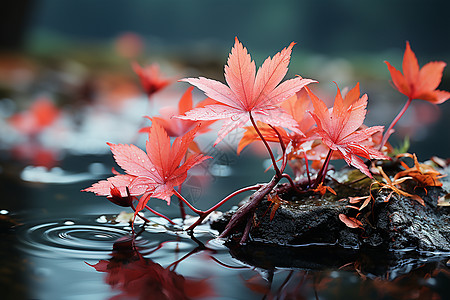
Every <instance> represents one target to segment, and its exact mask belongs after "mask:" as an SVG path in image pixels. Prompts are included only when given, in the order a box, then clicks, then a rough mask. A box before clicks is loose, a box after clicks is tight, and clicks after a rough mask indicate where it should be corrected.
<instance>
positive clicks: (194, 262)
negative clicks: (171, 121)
mask: <svg viewBox="0 0 450 300" xmlns="http://www.w3.org/2000/svg"><path fill="white" fill-rule="evenodd" d="M231 159H232V160H235V161H234V162H233V163H234V164H237V165H239V166H240V169H241V170H242V169H243V170H246V168H242V164H244V163H245V164H247V163H248V164H249V165H250V164H251V165H255V161H254V160H256V159H257V158H254V157H253V158H252V157H234V156H233V157H231ZM111 165H112V162H111V158H110V157H109V156H84V157H83V156H78V157H69V158H66V159H65V160H64V161H63V163H62V164H61V167H60V168H56V169H51V170H50V171H49V170H47V169H42V168H34V167H27V168H23V167H22V166H20V167H19V166H17V165H14V164H5V165H4V167H3V169H2V172H1V173H0V175H1V181H0V182H1V185H0V186H1V192H2V197H1V207H0V210H1V211H0V225H1V234H2V236H1V238H2V247H1V250H0V251H1V252H0V257H1V258H0V262H1V268H0V270H1V271H0V272H1V273H0V276H1V286H2V296H1V297H0V298H1V299H55V300H56V299H450V291H449V290H448V287H449V285H450V267H449V259H450V255H449V254H443V253H433V254H432V253H422V254H420V255H419V254H417V253H415V252H414V251H405V252H398V253H380V252H379V251H371V252H365V253H359V252H358V251H355V250H350V249H349V250H343V249H338V248H334V247H331V246H317V245H316V246H314V245H310V246H304V247H297V248H288V247H271V246H263V245H257V244H250V245H248V246H247V247H245V248H242V249H235V248H227V247H226V246H225V245H224V243H223V241H222V240H220V239H217V238H216V236H217V232H215V231H214V230H211V229H210V228H209V226H208V225H204V226H199V227H198V228H197V229H196V232H195V234H194V236H193V237H191V236H189V235H187V234H186V233H185V232H184V231H182V230H180V228H181V227H182V221H181V220H180V219H175V221H176V223H177V224H178V225H170V224H168V223H167V221H165V220H164V219H161V218H158V217H153V216H151V215H149V214H147V215H146V216H147V217H148V218H149V219H150V221H151V223H150V224H147V225H146V226H145V227H141V226H138V227H137V228H136V234H137V236H136V238H135V239H134V240H133V239H132V238H131V228H130V226H129V224H128V222H127V221H126V218H125V221H123V222H121V220H120V218H119V219H118V218H117V216H118V215H120V216H123V214H122V215H121V214H120V213H121V209H120V208H118V207H116V206H114V205H113V204H111V203H109V202H108V201H107V200H106V199H105V198H102V197H95V196H94V195H93V194H91V193H81V192H79V191H80V190H81V189H83V188H86V187H87V186H89V185H91V184H92V183H93V182H95V181H97V180H98V179H100V178H105V177H106V176H107V173H108V172H109V170H110V166H111ZM228 166H229V164H228V165H227V164H222V165H220V164H216V165H215V166H209V171H210V173H212V175H214V176H212V177H213V180H211V179H210V180H209V182H207V186H209V187H208V188H206V187H205V186H206V184H203V183H202V182H203V181H204V180H205V179H202V176H200V175H199V174H200V173H201V172H197V173H198V174H197V175H198V176H193V177H192V178H191V180H188V181H187V184H186V187H184V193H185V194H186V195H187V196H188V197H191V199H196V198H197V201H193V202H194V203H195V205H197V206H198V207H200V208H203V209H205V208H207V207H208V206H209V205H210V204H211V203H214V202H216V201H217V198H220V197H223V196H225V195H226V194H227V193H228V192H229V191H230V189H231V190H232V189H237V188H240V187H243V186H246V185H251V184H254V183H255V178H254V177H250V176H249V174H247V173H245V171H244V173H242V172H241V173H235V172H234V170H233V169H229V168H228ZM261 169H262V170H263V167H261ZM68 170H70V171H68ZM194 173H195V172H194ZM261 174H262V175H261V178H256V180H257V181H258V182H262V181H264V180H266V178H265V177H264V176H267V177H268V176H270V174H264V172H261ZM237 183H238V184H239V186H237ZM152 201H153V200H152ZM238 201H239V199H237V200H234V202H233V203H230V204H227V205H228V206H226V207H224V208H223V210H226V209H229V208H230V207H231V206H232V205H236V204H237V202H238ZM152 205H154V207H155V208H156V209H158V210H160V211H161V212H163V213H165V214H166V215H169V216H170V217H174V218H176V217H177V216H178V207H177V206H176V203H173V205H172V206H170V207H169V206H167V205H166V204H165V203H163V202H162V201H159V200H155V202H154V203H152ZM127 212H129V211H127ZM188 221H189V220H188ZM139 225H141V224H139Z"/></svg>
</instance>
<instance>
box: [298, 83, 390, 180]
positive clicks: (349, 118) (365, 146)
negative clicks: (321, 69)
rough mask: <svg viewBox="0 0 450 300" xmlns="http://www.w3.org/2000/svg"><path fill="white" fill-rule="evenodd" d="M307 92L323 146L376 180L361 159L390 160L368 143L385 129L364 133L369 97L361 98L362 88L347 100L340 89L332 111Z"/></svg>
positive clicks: (370, 130) (357, 88)
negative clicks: (360, 91) (374, 135)
mask: <svg viewBox="0 0 450 300" xmlns="http://www.w3.org/2000/svg"><path fill="white" fill-rule="evenodd" d="M306 91H307V92H308V93H309V96H310V97H311V101H312V103H313V106H314V111H313V112H310V113H311V115H312V117H313V118H314V120H315V121H316V124H317V134H318V135H319V136H320V137H321V138H322V142H323V143H324V144H325V145H327V146H328V147H329V148H330V149H331V150H333V151H338V152H339V153H340V154H341V155H342V157H343V158H344V160H345V162H346V163H347V164H348V165H352V166H354V167H355V168H357V169H359V170H360V171H361V172H363V173H364V174H366V175H367V176H369V177H371V178H372V175H371V174H370V171H369V168H368V167H367V166H366V165H365V164H364V162H363V161H362V160H361V158H359V157H358V156H361V157H364V158H369V159H374V158H375V159H390V158H389V157H387V156H385V155H384V154H383V153H381V152H380V151H378V150H376V149H375V148H373V147H372V146H371V145H370V144H369V143H367V140H368V139H369V138H371V136H372V135H373V134H375V133H376V132H380V131H383V126H373V127H367V128H363V129H360V128H361V126H362V125H363V121H364V118H365V116H366V106H367V94H364V95H363V96H362V97H361V98H359V85H356V87H355V88H354V89H352V90H351V94H350V95H351V96H348V98H346V99H345V100H344V98H342V95H341V91H340V90H339V87H338V88H337V94H336V97H335V101H334V106H333V108H332V109H328V108H327V106H326V105H325V103H324V102H323V101H322V100H320V99H319V98H318V97H317V96H316V95H314V94H313V93H312V92H311V90H309V89H308V88H306ZM349 93H350V92H349ZM355 95H357V96H356V97H355ZM358 129H359V130H358Z"/></svg>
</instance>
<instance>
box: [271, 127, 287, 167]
mask: <svg viewBox="0 0 450 300" xmlns="http://www.w3.org/2000/svg"><path fill="white" fill-rule="evenodd" d="M269 126H270V128H272V129H273V131H275V134H276V135H277V137H278V141H279V142H280V146H281V151H282V153H283V162H282V164H281V168H280V172H281V173H282V172H284V169H286V165H287V153H286V145H285V143H284V141H283V138H282V137H281V134H280V132H279V131H278V130H277V129H276V128H275V127H273V126H272V125H270V124H269Z"/></svg>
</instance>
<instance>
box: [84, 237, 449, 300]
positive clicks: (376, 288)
mask: <svg viewBox="0 0 450 300" xmlns="http://www.w3.org/2000/svg"><path fill="white" fill-rule="evenodd" d="M190 238H191V240H192V241H193V242H195V244H196V246H195V247H193V248H192V250H190V251H187V252H186V253H185V254H184V255H181V256H180V257H179V258H178V259H176V260H175V261H173V262H172V263H170V262H168V263H167V266H165V267H163V266H162V265H161V264H159V263H157V262H155V261H153V260H152V259H150V258H149V256H150V255H152V254H154V253H155V252H157V251H159V250H162V249H163V248H167V245H168V243H173V242H176V243H178V242H180V240H179V239H177V240H166V241H164V242H162V243H160V244H158V245H157V246H155V247H153V248H151V249H149V247H148V244H146V243H147V241H145V240H144V239H136V236H134V238H133V237H122V238H120V239H119V240H117V241H116V242H115V243H114V245H113V249H112V252H111V258H109V259H108V260H100V261H99V262H98V263H96V264H92V265H91V264H88V265H90V266H91V267H93V268H95V270H96V271H98V272H103V273H106V276H105V279H104V280H105V282H106V283H107V284H108V285H110V286H111V288H112V290H113V291H117V292H119V294H117V295H115V296H113V297H112V298H111V299H114V300H116V299H222V298H223V297H229V298H230V299H233V298H234V297H237V296H239V295H240V296H245V297H247V298H252V299H253V298H254V297H257V299H270V300H276V299H334V297H335V296H336V295H346V297H348V299H445V298H446V291H445V290H442V287H443V286H446V285H448V284H449V283H450V270H449V267H448V265H447V264H446V261H447V260H448V257H447V256H446V255H441V256H435V257H428V258H427V259H425V258H424V257H422V258H417V257H416V255H414V254H413V253H389V254H388V255H387V256H377V255H375V254H374V253H373V252H370V251H369V252H367V253H365V254H361V253H359V252H358V251H350V252H349V253H345V252H344V251H343V250H341V251H340V252H339V251H336V249H334V251H333V250H330V249H323V248H320V247H319V248H317V247H312V248H311V247H301V249H290V248H289V247H276V251H275V250H274V249H272V247H269V248H267V247H261V245H259V247H257V248H255V247H256V246H255V245H253V246H251V243H250V244H248V245H246V246H244V248H245V247H247V248H248V249H247V250H248V251H243V248H240V251H236V249H233V247H231V248H229V250H230V254H231V256H232V257H233V258H235V259H237V260H235V263H233V264H229V263H225V262H223V261H222V260H227V259H226V258H225V259H224V257H223V256H222V257H218V254H219V252H218V250H215V249H212V248H210V247H209V246H208V245H209V243H207V244H206V245H205V244H203V243H202V242H201V241H200V240H198V239H196V238H195V237H194V236H191V237H190ZM213 248H214V247H213ZM288 248H289V249H288ZM307 248H309V249H307ZM177 249H178V248H177ZM162 251H164V250H162ZM176 251H179V249H178V250H176ZM309 252H312V253H309ZM200 253H201V254H202V257H205V258H206V259H207V260H206V261H204V263H208V264H214V265H217V266H220V267H225V268H226V269H227V270H231V271H227V272H226V273H227V274H228V276H229V274H230V272H231V274H233V275H235V276H232V277H234V278H235V279H236V278H237V279H238V280H237V281H236V280H234V279H233V278H232V277H226V278H220V274H218V273H214V271H213V273H212V274H210V275H207V276H204V277H197V278H192V277H188V276H186V275H182V274H180V273H178V272H176V269H177V268H178V269H181V268H179V265H180V264H182V263H183V264H184V263H187V264H189V262H187V261H188V260H189V259H190V258H192V259H193V260H195V258H193V257H194V256H195V254H200ZM333 253H334V254H333ZM159 254H161V253H159ZM227 255H228V253H227ZM309 255H314V256H315V257H316V260H315V261H314V259H311V256H309ZM159 256H161V255H159ZM159 256H158V257H159ZM250 256H251V257H250ZM274 257H276V258H275V259H274ZM325 257H328V259H324V258H325ZM330 257H334V259H332V258H330ZM277 259H278V260H277ZM238 260H239V261H241V262H243V264H239V262H238ZM290 260H291V261H290ZM331 262H332V263H331ZM202 263H203V262H202ZM283 263H286V265H283ZM288 265H289V267H288ZM208 268H209V269H214V268H211V265H209V266H208ZM221 269H222V270H223V268H221ZM183 270H186V268H184V267H183ZM198 273H200V272H198ZM211 275H212V276H211ZM215 275H217V276H215ZM199 276H201V275H199ZM224 280H225V281H226V282H225V281H224ZM221 281H224V282H221ZM222 284H224V285H225V286H227V290H226V291H225V293H230V294H227V295H221V294H219V289H218V286H220V285H222ZM236 284H237V285H242V286H243V287H244V288H245V290H246V292H245V293H244V294H245V295H242V294H241V293H242V290H241V289H240V288H239V287H237V286H236V287H234V286H233V287H232V286H231V285H236ZM221 292H222V293H223V292H224V291H221ZM236 293H238V295H237V294H236Z"/></svg>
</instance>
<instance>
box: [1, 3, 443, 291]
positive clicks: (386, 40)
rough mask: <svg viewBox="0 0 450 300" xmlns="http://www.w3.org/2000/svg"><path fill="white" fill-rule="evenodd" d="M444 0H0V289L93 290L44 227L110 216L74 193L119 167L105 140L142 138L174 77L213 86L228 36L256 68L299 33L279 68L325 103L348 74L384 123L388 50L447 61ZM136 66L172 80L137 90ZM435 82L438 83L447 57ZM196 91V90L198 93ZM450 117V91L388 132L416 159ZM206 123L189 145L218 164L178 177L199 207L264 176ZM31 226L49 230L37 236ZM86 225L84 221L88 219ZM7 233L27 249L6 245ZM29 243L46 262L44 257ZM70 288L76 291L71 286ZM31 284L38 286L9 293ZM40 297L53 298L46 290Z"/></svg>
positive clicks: (393, 104)
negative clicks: (154, 68)
mask: <svg viewBox="0 0 450 300" xmlns="http://www.w3.org/2000/svg"><path fill="white" fill-rule="evenodd" d="M449 8H450V4H449V2H448V1H437V0H429V1H423V0H396V1H390V0H378V1H350V0H340V1H335V0H317V1H303V0H277V1H269V0H247V1H245V0H228V1H219V0H215V1H214V0H191V1H182V0H178V1H176V0H76V1H71V0H35V1H32V0H15V1H3V2H2V5H1V9H0V28H1V29H0V192H1V195H2V198H1V199H2V200H1V201H0V236H1V239H2V241H5V243H4V244H5V245H7V247H6V246H5V247H2V248H1V251H2V252H1V253H0V258H1V261H0V265H1V266H2V268H1V270H0V284H2V296H5V297H6V298H5V299H31V298H36V299H62V298H63V297H61V295H65V293H66V290H67V287H68V286H71V287H72V290H70V289H69V291H73V290H76V292H75V294H78V293H80V292H83V293H86V294H88V293H91V292H92V287H95V288H97V286H102V285H103V279H102V277H101V276H97V277H94V276H95V274H92V270H87V269H89V267H88V266H86V264H85V263H84V261H85V260H86V258H87V257H88V256H87V255H91V254H92V251H85V252H83V253H81V254H80V256H79V257H78V256H77V257H76V258H77V259H76V260H72V261H70V262H71V263H70V264H69V263H67V261H64V260H63V262H64V263H61V261H60V260H58V259H56V260H55V259H54V258H55V255H56V258H59V259H60V258H61V251H59V252H58V250H60V249H62V250H63V251H62V252H63V253H64V251H65V250H67V249H66V248H69V250H71V249H72V248H73V247H74V245H72V244H69V246H67V244H66V243H65V241H67V239H63V238H59V236H58V238H56V239H55V240H48V238H49V236H50V234H51V233H52V232H59V231H56V230H55V227H56V229H58V230H59V229H60V228H62V229H63V230H67V226H66V224H75V223H77V224H85V223H86V220H85V218H86V216H87V215H93V216H94V220H96V218H97V217H98V216H101V217H100V218H99V219H100V220H102V218H105V216H104V215H103V214H106V215H108V214H116V213H119V212H120V210H121V209H122V208H120V207H117V206H114V205H113V204H111V203H109V202H108V201H106V200H105V198H104V197H95V196H94V195H93V194H91V193H81V192H80V190H81V189H84V188H87V187H88V186H90V185H91V184H92V183H94V182H96V181H97V180H101V179H105V178H106V177H108V176H110V175H111V167H112V166H115V164H114V161H113V158H112V155H111V153H110V150H109V147H108V146H107V145H106V142H112V143H124V144H125V143H134V144H137V145H138V146H140V147H142V145H143V142H144V141H145V134H139V133H138V129H139V128H141V127H143V126H148V125H149V124H148V120H146V119H144V118H143V116H145V115H155V114H158V113H159V110H160V109H161V108H163V107H165V106H176V104H177V102H178V100H179V99H180V97H181V95H182V94H183V92H184V91H185V90H186V88H187V87H188V86H189V85H188V84H187V83H179V82H176V80H178V79H181V78H183V77H196V76H204V77H210V78H214V79H217V80H220V81H223V80H224V78H223V66H224V64H226V60H227V56H228V53H229V51H230V49H231V47H232V46H233V44H234V38H235V36H238V37H239V40H240V41H241V42H242V43H243V44H244V46H246V47H247V48H248V50H249V52H250V53H251V55H252V58H253V59H254V60H255V62H256V65H257V66H260V65H261V64H262V62H263V60H264V59H265V58H267V57H268V56H273V55H274V54H275V53H277V52H278V51H280V50H281V49H282V48H284V47H286V46H288V45H289V43H291V42H292V41H295V42H296V43H297V44H296V45H295V47H294V50H293V55H292V59H291V63H290V69H289V74H288V76H287V77H286V78H291V77H293V76H295V75H301V76H303V77H305V78H313V79H316V80H318V81H319V82H320V84H315V85H314V87H313V88H314V91H315V92H316V93H318V94H319V95H320V96H321V97H322V98H323V99H328V100H329V103H330V105H331V102H332V101H333V99H334V96H335V93H336V86H335V85H334V83H333V81H335V82H336V83H337V84H338V85H339V87H340V88H344V87H346V86H347V87H353V86H355V84H356V83H357V82H360V84H361V91H362V92H363V93H367V94H368V96H369V107H368V110H369V111H368V115H367V118H366V121H365V123H366V124H367V125H369V126H371V125H385V126H388V125H389V123H390V122H391V121H392V119H393V118H394V117H395V115H396V114H397V113H398V111H399V110H400V109H401V107H402V106H403V104H404V103H405V101H406V98H405V96H404V95H402V94H400V93H399V92H397V91H396V90H395V89H394V88H393V87H392V86H391V84H390V74H389V72H388V70H387V67H386V65H385V64H384V61H385V60H387V61H389V62H390V63H391V64H392V65H394V66H395V67H396V68H398V69H400V68H401V61H402V57H403V52H404V49H405V44H406V41H409V42H410V43H411V47H412V49H413V50H414V52H415V53H416V55H417V57H418V60H419V64H420V65H421V66H423V65H424V64H425V63H427V62H429V61H435V60H438V61H446V62H450V40H449V38H448V37H449V33H448V32H449V29H450V26H449V23H448V12H449V11H450V10H449ZM133 62H137V63H138V64H139V65H141V66H143V67H145V66H148V65H151V64H158V66H159V71H160V74H159V76H160V77H162V79H163V80H165V79H167V80H169V81H170V84H169V85H168V86H166V87H164V88H163V89H161V90H159V91H157V92H155V93H153V94H152V96H151V98H150V99H149V98H148V97H147V95H146V94H145V91H144V89H143V87H142V85H141V82H140V79H139V76H138V75H137V74H136V72H135V71H134V70H133V67H132V63H133ZM440 89H442V90H447V91H450V69H449V68H446V69H445V70H444V76H443V80H442V83H441V86H440ZM194 91H195V92H194V101H196V102H197V101H200V100H203V99H204V98H205V96H204V95H202V93H201V92H200V91H198V90H194ZM449 116H450V101H448V102H447V103H444V104H442V105H439V106H433V105H431V104H429V103H427V102H425V101H420V100H415V101H413V104H412V106H411V107H410V108H409V110H408V111H407V114H406V115H405V116H404V117H403V119H402V120H401V121H400V122H399V123H398V124H397V126H396V133H394V135H393V136H392V137H391V139H390V142H391V143H392V144H393V145H394V146H395V147H399V146H400V145H402V143H403V140H404V139H405V138H406V137H409V139H410V143H411V146H410V149H409V152H415V153H417V155H418V158H419V160H421V161H424V160H427V159H429V158H430V157H432V156H434V155H436V156H439V157H443V158H448V157H449V156H450V155H449V153H450V151H449V150H450V143H449V134H448V128H449V125H450V121H449V120H450V119H449ZM215 125H220V124H215ZM216 132H217V131H215V130H213V131H211V132H210V135H209V136H208V135H207V136H206V137H209V138H210V139H209V140H203V141H199V142H201V143H200V147H201V149H202V150H203V151H204V152H205V153H207V154H208V155H211V156H213V157H214V160H210V161H211V162H208V165H206V166H203V169H200V170H198V169H197V170H195V171H193V172H190V174H189V176H190V177H189V178H188V180H187V182H186V183H185V184H183V195H184V196H185V197H187V198H188V199H190V200H191V202H192V203H193V204H194V205H196V206H197V207H198V208H200V209H206V208H209V207H211V206H212V204H215V203H217V201H218V199H221V198H222V197H224V196H225V195H228V194H229V193H230V192H231V191H234V190H236V189H238V188H241V187H243V186H247V185H253V184H254V183H255V182H264V181H266V180H268V178H270V177H271V175H272V173H271V172H270V171H269V172H267V173H264V170H265V169H266V168H267V164H264V163H261V162H262V161H263V160H264V159H266V158H267V155H266V154H265V152H261V153H262V154H263V155H262V156H258V155H254V154H253V153H252V152H251V151H249V150H244V151H243V153H242V154H241V155H240V156H237V155H236V147H235V145H236V142H237V141H238V140H239V138H240V136H239V135H238V134H230V135H229V136H228V137H227V138H226V139H225V140H224V141H223V142H221V143H220V144H219V145H218V146H217V147H216V148H213V147H212V143H213V141H214V139H215V137H216V136H215V134H216ZM206 187H207V188H206ZM238 201H239V199H237V200H233V201H231V202H232V203H231V202H230V203H227V204H226V205H224V206H223V207H222V209H223V210H226V209H229V208H230V207H231V206H232V205H236V204H237V203H238ZM152 207H153V208H155V209H156V210H158V211H160V212H162V213H165V214H167V215H169V216H170V217H173V216H178V215H179V214H178V213H179V209H178V207H177V203H176V201H172V205H171V206H170V207H169V206H167V205H166V203H165V202H164V201H158V200H155V201H153V200H152ZM78 218H79V219H78ZM55 220H57V221H56V222H55ZM89 220H90V219H89ZM96 222H97V221H96ZM20 224H21V225H23V226H22V227H21V228H22V229H21V232H22V233H20V232H19V234H17V235H16V231H15V229H14V228H17V225H20ZM24 224H25V225H24ZM27 224H28V225H27ZM42 224H44V225H45V226H43V225H42ZM55 224H56V225H55ZM61 224H62V225H61ZM89 224H90V223H89ZM95 224H96V225H95V227H94V228H97V225H98V222H97V223H95ZM36 228H44V229H45V228H50V229H48V230H47V231H46V232H44V233H42V232H41V231H42V230H35V229H36ZM83 228H86V229H87V230H86V232H87V234H90V233H91V232H92V227H89V226H88V227H83ZM69 230H70V229H69ZM64 232H65V231H64ZM47 233H48V234H47ZM62 236H63V237H64V235H62ZM50 237H51V236H50ZM89 237H90V236H89ZM95 239H97V237H95ZM24 240H25V241H24ZM86 240H87V241H86ZM68 241H69V242H70V240H68ZM76 241H78V242H77V247H78V246H79V244H82V245H91V244H92V243H91V242H92V241H91V239H89V238H84V239H83V241H84V242H79V239H77V240H76ZM16 244H19V248H24V249H25V250H26V251H27V254H26V255H24V254H23V251H22V252H18V251H17V247H16V246H14V245H16ZM20 245H22V246H20ZM55 245H56V246H55ZM94 245H97V244H96V243H94ZM47 246H48V247H47ZM109 246H110V245H109V244H107V249H106V250H107V252H105V253H109V250H110V249H109ZM102 247H103V248H104V246H102ZM28 248H31V250H30V249H28ZM103 248H101V249H103ZM36 249H37V250H36ZM77 249H78V248H77ZM22 250H23V249H22ZM41 250H44V251H43V252H45V253H47V252H48V253H50V256H51V257H52V259H41V254H40V253H41ZM88 250H90V249H88ZM80 252H82V251H80ZM30 253H31V255H29V254H30ZM46 255H47V254H46ZM97 256H98V255H94V257H97ZM105 256H107V254H105ZM30 257H31V258H30ZM45 257H46V256H45ZM83 267H84V268H85V269H83ZM63 272H65V273H63ZM24 274H25V275H24ZM61 274H65V276H61ZM68 274H70V275H68ZM23 278H26V280H25V281H24V279H23ZM30 278H31V279H30ZM74 278H76V280H74ZM61 280H63V281H62V282H61ZM30 282H31V283H30ZM74 283H75V284H86V285H87V286H88V288H86V285H83V286H82V287H81V285H75V288H74V285H73V284H74ZM228 286H229V285H228ZM228 286H227V289H228ZM102 289H105V288H102ZM28 290H30V291H33V292H32V293H31V295H35V296H36V295H37V296H36V297H25V296H24V297H20V296H18V295H21V294H26V293H27V291H28ZM34 291H37V292H34ZM106 291H108V290H106ZM8 292H9V294H8ZM51 293H53V295H59V296H53V297H50V296H48V295H49V294H51ZM109 293H110V292H109ZM8 295H10V296H11V297H10V298H8ZM2 299H3V298H2ZM71 299H75V297H73V298H71ZM81 299H88V298H86V297H83V298H81ZM94 299H100V298H98V297H96V298H95V297H94Z"/></svg>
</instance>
